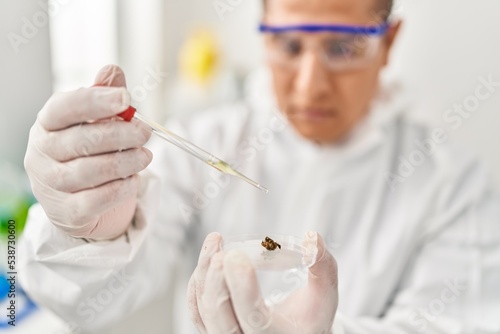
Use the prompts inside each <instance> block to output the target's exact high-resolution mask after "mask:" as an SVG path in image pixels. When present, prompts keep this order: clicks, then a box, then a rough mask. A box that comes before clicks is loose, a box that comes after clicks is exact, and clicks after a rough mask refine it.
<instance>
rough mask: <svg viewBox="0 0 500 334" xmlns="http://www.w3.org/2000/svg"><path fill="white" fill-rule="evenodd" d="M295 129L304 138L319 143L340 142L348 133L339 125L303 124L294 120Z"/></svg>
mask: <svg viewBox="0 0 500 334" xmlns="http://www.w3.org/2000/svg"><path fill="white" fill-rule="evenodd" d="M293 126H294V128H295V131H296V132H297V133H298V134H299V135H300V136H301V137H303V138H305V139H307V140H310V141H313V142H316V143H318V144H334V143H336V142H339V141H341V140H342V138H344V137H345V136H346V134H347V131H342V129H339V128H338V127H331V126H328V125H326V124H303V123H302V122H299V123H297V122H294V123H293Z"/></svg>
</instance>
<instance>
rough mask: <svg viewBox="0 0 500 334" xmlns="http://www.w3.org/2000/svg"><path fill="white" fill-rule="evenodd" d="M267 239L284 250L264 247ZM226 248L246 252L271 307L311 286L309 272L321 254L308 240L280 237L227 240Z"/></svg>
mask: <svg viewBox="0 0 500 334" xmlns="http://www.w3.org/2000/svg"><path fill="white" fill-rule="evenodd" d="M265 237H269V238H271V239H273V240H274V241H275V242H277V243H278V244H279V245H280V246H281V249H280V248H276V249H275V250H267V249H266V248H265V247H264V246H262V244H261V243H262V241H263V240H264V239H265ZM222 248H223V250H224V251H230V250H239V251H242V252H244V253H245V254H246V255H247V256H248V257H249V258H250V260H251V262H252V264H253V266H254V268H255V270H256V273H257V279H258V281H259V286H260V289H261V293H262V296H263V297H264V300H265V301H266V303H267V304H268V305H273V304H277V303H279V302H281V301H282V300H283V299H284V298H285V297H286V296H287V295H288V294H289V293H291V292H293V291H295V290H297V289H299V288H300V287H302V286H304V285H305V284H306V283H307V277H308V269H309V267H311V266H312V265H313V264H314V262H315V259H316V253H317V249H316V245H314V246H306V245H304V239H301V238H297V237H293V236H286V235H276V234H269V235H263V234H246V235H235V236H229V237H224V238H223V245H222Z"/></svg>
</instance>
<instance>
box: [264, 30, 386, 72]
mask: <svg viewBox="0 0 500 334" xmlns="http://www.w3.org/2000/svg"><path fill="white" fill-rule="evenodd" d="M389 26H390V24H389V23H388V22H384V23H383V24H380V25H374V26H353V25H327V24H303V25H288V26H274V25H266V24H260V26H259V30H260V32H261V33H263V34H264V35H265V39H266V45H267V56H268V60H269V61H270V62H271V63H272V64H273V65H276V66H280V67H284V68H288V69H290V70H295V69H297V68H298V67H299V66H300V63H301V62H302V59H303V56H304V55H306V54H308V53H310V52H315V54H316V55H318V56H319V59H321V60H322V61H323V63H324V65H325V67H326V68H328V69H330V70H332V71H344V70H350V69H359V68H363V67H366V66H368V65H369V64H370V62H371V61H373V59H374V58H375V56H376V55H377V51H378V50H379V49H380V45H381V41H382V37H383V36H385V34H386V32H387V30H388V28H389Z"/></svg>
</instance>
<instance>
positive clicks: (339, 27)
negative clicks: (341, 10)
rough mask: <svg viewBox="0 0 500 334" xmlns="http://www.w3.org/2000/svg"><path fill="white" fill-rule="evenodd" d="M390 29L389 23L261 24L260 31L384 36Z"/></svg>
mask: <svg viewBox="0 0 500 334" xmlns="http://www.w3.org/2000/svg"><path fill="white" fill-rule="evenodd" d="M388 28H389V23H388V22H384V23H382V24H380V25H371V26H360V25H343V24H298V25H283V26H273V25H267V24H264V23H261V24H259V31H260V32H262V33H280V32H287V31H304V32H311V33H315V32H325V31H329V32H343V33H348V34H366V35H383V34H385V33H386V31H387V29H388Z"/></svg>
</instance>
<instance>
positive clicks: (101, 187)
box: [22, 0, 500, 334]
mask: <svg viewBox="0 0 500 334" xmlns="http://www.w3.org/2000/svg"><path fill="white" fill-rule="evenodd" d="M390 6H391V4H390V2H388V1H382V0H380V1H378V0H370V1H369V0H321V1H320V0H317V1H316V0H313V1H300V0H272V1H268V2H267V3H266V8H265V14H264V18H263V24H262V25H261V31H262V32H263V34H264V36H263V38H264V41H265V47H266V52H267V54H268V65H269V69H270V73H271V76H272V88H273V92H274V96H273V97H271V98H270V99H267V97H266V96H267V95H266V87H265V86H260V87H259V88H260V90H259V89H258V90H256V91H254V95H251V96H250V98H249V99H248V100H247V101H244V102H241V103H238V104H236V105H231V106H228V107H225V108H221V109H218V110H214V111H210V112H207V113H205V114H202V115H199V116H198V117H196V118H193V119H185V120H180V121H177V122H172V123H171V124H170V125H169V128H170V129H171V130H172V131H174V132H176V133H178V134H179V135H181V136H183V137H185V138H188V139H190V140H192V141H193V142H195V143H199V144H200V145H201V146H203V147H204V148H205V149H207V150H208V151H210V152H214V153H215V154H216V155H218V156H220V157H223V158H227V159H228V160H230V161H232V162H234V163H235V165H237V166H238V167H240V168H241V169H242V170H243V171H244V172H245V174H247V175H249V176H251V177H253V178H255V179H256V180H258V181H260V182H261V183H262V184H263V185H265V186H267V187H268V188H269V189H270V193H269V194H268V195H264V194H262V193H260V192H259V191H257V190H255V189H253V188H251V187H249V186H248V185H247V184H245V183H242V182H238V181H237V180H234V179H229V178H227V177H225V176H223V175H220V174H217V173H215V174H214V173H210V171H208V170H207V167H206V166H205V165H203V164H201V163H197V162H196V161H193V160H192V159H190V158H189V157H186V156H185V155H182V154H179V153H178V152H177V151H176V150H175V148H170V147H165V146H164V145H163V146H162V144H159V143H158V144H156V145H155V146H153V147H152V153H151V151H149V150H147V149H145V148H144V147H142V146H143V145H144V144H145V143H146V141H148V139H149V136H150V131H149V130H147V129H145V128H144V127H142V126H141V125H140V124H138V123H136V122H134V121H133V122H132V123H127V122H123V121H119V120H116V119H112V120H110V118H111V117H113V116H114V115H116V114H118V113H119V112H121V111H123V110H124V109H126V108H127V107H128V105H129V104H130V100H129V95H128V93H127V92H126V90H125V89H123V88H102V87H94V88H86V89H80V90H78V91H75V92H69V93H64V94H56V95H55V96H53V97H52V98H51V99H50V100H49V101H48V102H47V104H46V105H45V106H44V108H43V109H42V111H41V112H40V114H39V117H38V120H37V122H36V123H35V125H34V126H33V129H32V131H31V134H30V142H29V145H28V150H27V154H26V162H25V165H26V169H27V171H28V174H29V175H30V179H31V182H32V187H33V191H34V194H35V195H36V196H37V198H38V200H39V202H40V205H39V206H35V207H34V208H33V209H32V210H31V212H30V222H29V224H28V226H27V228H26V232H25V240H24V243H23V255H22V260H23V262H24V263H23V274H24V276H23V279H24V280H23V282H24V285H25V287H26V289H27V290H28V291H29V292H30V294H31V295H32V296H33V298H34V299H35V300H36V301H38V302H39V303H41V304H44V305H47V306H49V307H51V308H52V310H54V311H55V312H56V313H57V314H59V315H61V316H62V317H63V318H64V319H66V320H67V321H69V322H74V323H76V324H78V325H79V326H80V327H82V328H88V329H90V330H93V329H95V328H99V327H103V326H105V325H108V324H110V323H113V322H116V321H119V320H120V319H122V318H123V317H124V316H126V315H127V314H128V313H130V312H131V311H132V310H135V309H137V308H139V307H141V306H142V305H145V304H146V303H147V302H149V301H151V300H153V299H154V298H155V296H157V295H159V294H160V292H161V291H162V290H163V289H165V288H166V287H167V286H168V282H170V279H171V276H172V268H173V267H174V264H175V263H176V260H177V259H179V258H180V259H182V261H183V262H185V263H186V264H188V266H189V265H190V264H192V267H194V266H195V263H196V257H197V253H198V250H199V249H200V247H199V245H200V244H201V240H202V239H203V238H205V236H206V235H207V234H208V236H207V237H206V239H205V241H204V243H203V246H202V247H201V252H200V254H199V258H198V262H197V263H198V264H197V266H196V268H195V269H194V272H193V274H192V276H191V280H190V282H189V289H188V291H189V292H188V303H189V311H190V315H191V318H192V319H193V320H194V321H193V323H194V324H195V326H196V329H197V330H198V331H199V332H201V333H254V332H255V333H328V332H330V331H334V332H335V333H342V332H344V333H384V334H385V333H418V332H422V333H472V332H478V333H498V332H499V331H500V322H499V320H498V314H499V311H500V291H499V288H498V282H499V281H500V266H499V263H500V242H499V241H500V231H499V228H498V218H499V217H500V207H499V205H498V199H497V198H496V197H494V195H493V192H492V191H491V190H490V189H489V187H488V185H489V183H488V179H487V177H486V176H485V174H486V173H485V172H484V171H483V170H482V169H481V167H480V166H478V165H477V164H476V163H475V162H474V160H472V159H470V158H469V157H467V156H466V155H464V154H462V153H461V152H460V151H459V150H456V149H454V148H453V147H451V146H450V145H448V144H446V143H445V141H446V138H445V136H446V134H445V133H443V132H442V131H439V130H438V129H428V128H426V127H425V126H423V125H420V124H417V123H415V122H414V121H412V120H411V119H410V118H409V117H408V116H407V115H405V114H404V113H403V112H402V111H403V110H405V109H407V108H408V106H407V105H406V104H405V101H404V98H403V96H402V94H401V93H400V92H399V91H397V90H395V89H392V90H390V89H389V90H388V89H387V87H383V85H380V84H379V82H380V79H379V74H380V71H381V69H382V68H383V67H384V66H385V65H386V63H387V61H388V55H389V51H390V48H391V46H392V43H393V41H394V38H395V36H396V35H397V31H398V28H399V23H397V22H396V23H390V24H386V23H385V20H386V18H387V14H388V12H389V11H390ZM96 84H98V85H104V86H113V87H121V86H124V85H125V79H124V75H123V73H122V72H121V71H120V70H119V69H118V68H116V67H113V66H111V67H107V68H105V69H103V70H102V71H101V72H100V73H99V75H98V77H97V78H96ZM274 109H278V110H279V111H280V112H281V114H282V115H284V116H285V119H286V120H282V119H281V118H280V117H278V116H276V114H274V113H273V110H274ZM96 119H99V120H104V121H99V122H89V121H90V120H96ZM82 122H83V124H82ZM424 151H425V152H427V153H422V152H424ZM416 152H420V154H418V153H416ZM153 155H154V161H153V163H152V164H151V165H150V166H149V167H148V168H147V170H146V171H145V172H144V173H141V175H140V176H139V175H137V173H138V172H140V171H142V170H143V169H145V168H146V166H147V165H148V164H149V163H150V162H151V159H152V156H153ZM408 160H411V161H414V162H415V161H416V162H418V164H417V166H416V167H415V166H414V165H412V166H411V167H412V168H413V170H412V173H406V174H405V173H402V171H404V168H408V162H407V161H408ZM152 174H155V175H156V176H157V177H158V178H159V179H155V178H154V177H153V176H151V175H152ZM158 180H159V181H158ZM211 231H217V232H219V233H211V234H209V232H211ZM308 231H317V233H316V232H308ZM307 232H308V233H307ZM249 233H260V234H264V235H273V234H287V235H295V236H300V235H304V234H305V235H306V236H305V244H306V245H309V246H311V245H313V249H316V250H317V254H316V258H315V263H314V265H313V266H312V267H310V268H309V280H308V284H307V286H305V287H303V288H302V289H301V290H298V291H296V292H295V293H293V294H291V295H289V296H288V297H286V298H285V299H284V300H283V301H282V303H281V304H279V305H276V306H275V307H268V306H267V305H266V304H265V303H264V301H263V298H262V296H261V295H260V293H259V289H258V286H257V281H256V276H255V271H254V268H253V267H252V265H251V263H250V262H249V259H248V258H247V257H246V256H243V255H242V254H241V253H238V252H225V251H222V250H221V246H220V245H221V240H223V239H224V238H225V237H227V236H231V235H239V234H249ZM306 233H307V234H306ZM327 246H328V247H329V249H330V251H328V250H326V247H327ZM193 248H194V250H193ZM330 253H333V256H334V257H335V259H334V258H333V256H332V255H331V254H330ZM337 263H338V273H337ZM337 275H338V278H337ZM337 282H338V284H337ZM256 316H257V318H258V319H260V320H259V321H255V318H256ZM178 332H181V333H185V332H188V330H187V329H184V330H183V331H178Z"/></svg>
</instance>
